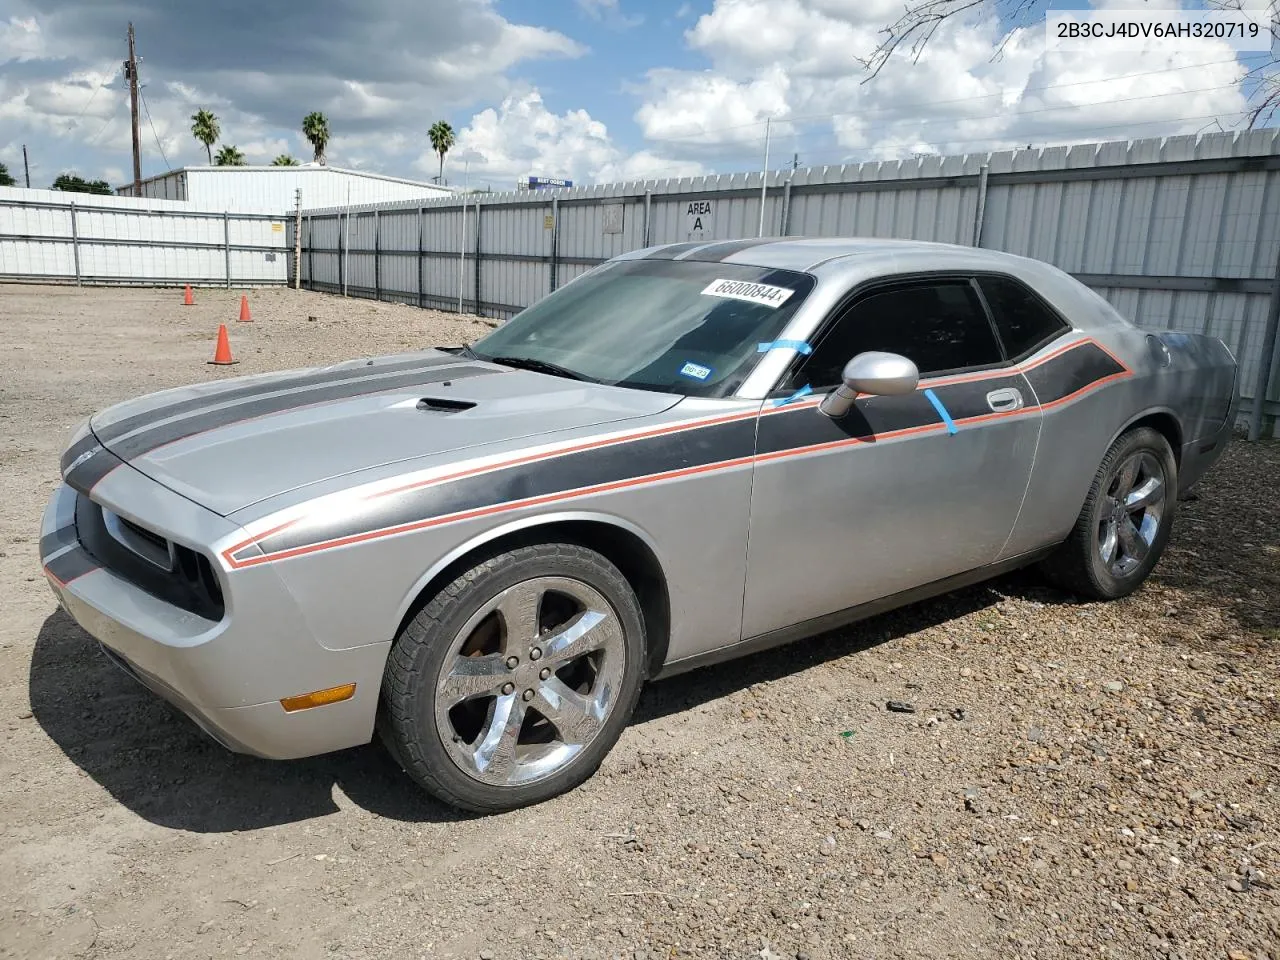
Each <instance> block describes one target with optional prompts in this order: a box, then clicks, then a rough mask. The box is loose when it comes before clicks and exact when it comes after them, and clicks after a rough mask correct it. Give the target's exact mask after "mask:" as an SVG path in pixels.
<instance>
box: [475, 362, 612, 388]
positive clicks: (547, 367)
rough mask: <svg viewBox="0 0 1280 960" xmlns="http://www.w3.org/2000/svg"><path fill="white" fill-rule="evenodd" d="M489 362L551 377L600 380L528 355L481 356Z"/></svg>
mask: <svg viewBox="0 0 1280 960" xmlns="http://www.w3.org/2000/svg"><path fill="white" fill-rule="evenodd" d="M481 359H487V360H488V361H489V362H490V363H500V364H502V365H503V366H506V367H517V368H519V369H521V370H532V371H533V372H534V373H549V374H551V375H552V376H553V377H568V378H569V379H570V380H588V381H590V382H591V383H599V382H600V381H599V380H597V379H595V378H594V377H588V376H585V375H583V374H581V373H576V372H574V371H573V370H570V369H569V368H568V367H562V366H560V365H559V364H558V363H548V362H547V361H546V360H533V359H531V358H529V357H482V358H481Z"/></svg>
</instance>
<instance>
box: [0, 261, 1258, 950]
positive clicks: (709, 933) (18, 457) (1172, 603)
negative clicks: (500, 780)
mask: <svg viewBox="0 0 1280 960" xmlns="http://www.w3.org/2000/svg"><path fill="white" fill-rule="evenodd" d="M239 296H240V291H238V290H237V291H226V290H199V291H197V300H198V304H197V306H195V307H183V306H182V305H181V293H180V292H176V291H173V290H135V289H113V290H88V289H86V290H83V291H81V290H76V289H74V288H58V287H20V286H0V333H2V334H3V345H2V349H0V465H2V466H3V470H2V471H0V611H2V612H0V735H3V737H4V740H3V749H2V750H0V957H15V958H17V957H21V958H34V957H58V958H73V957H75V958H83V957H102V958H115V957H142V958H157V960H159V958H165V957H170V958H183V960H186V958H222V957H237V956H248V957H306V958H315V957H329V956H333V957H351V958H365V957H397V958H399V957H408V958H416V957H472V958H475V957H480V958H492V960H507V958H517V957H520V958H525V957H575V958H577V957H581V958H597V957H598V958H606V957H626V958H628V960H631V958H650V957H652V958H658V957H661V958H667V960H670V958H673V957H725V958H763V960H781V958H793V957H794V958H804V957H810V958H813V960H818V958H828V957H832V958H834V957H850V958H860V960H862V958H897V957H902V958H918V957H930V958H961V957H964V958H969V957H988V958H1000V960H1006V958H1067V957H1073V958H1074V957H1086V956H1088V957H1153V958H1184V960H1192V958H1201V957H1205V958H1223V960H1280V701H1278V700H1277V690H1278V689H1280V688H1278V681H1280V504H1278V503H1277V498H1276V491H1277V489H1278V488H1280V444H1277V443H1275V442H1264V443H1259V444H1256V445H1248V444H1245V443H1243V442H1236V443H1235V444H1233V446H1232V448H1231V449H1230V450H1229V451H1228V453H1227V455H1226V458H1225V460H1224V461H1223V462H1222V463H1221V464H1220V466H1219V467H1218V469H1217V470H1216V472H1215V473H1214V474H1213V475H1212V476H1211V478H1210V479H1208V480H1207V481H1206V482H1205V483H1204V484H1203V485H1202V487H1201V488H1200V490H1199V498H1198V499H1196V500H1194V501H1190V502H1186V503H1184V504H1182V505H1181V508H1180V513H1179V518H1178V521H1177V524H1176V526H1175V533H1174V537H1173V541H1172V543H1171V545H1170V548H1169V550H1168V552H1167V554H1166V555H1165V557H1164V559H1163V561H1162V562H1161V564H1160V565H1159V567H1158V568H1157V570H1156V573H1155V575H1154V576H1153V578H1152V579H1151V581H1150V582H1149V583H1148V585H1147V586H1146V588H1145V589H1144V590H1142V591H1141V592H1140V593H1139V594H1138V595H1136V596H1134V597H1132V598H1130V599H1128V600H1125V601H1121V602H1117V603H1113V604H1079V603H1076V602H1074V601H1073V600H1072V598H1070V597H1066V596H1063V595H1061V594H1058V593H1055V592H1053V591H1051V590H1049V589H1047V588H1045V587H1044V586H1043V585H1041V583H1040V582H1039V581H1038V580H1037V579H1036V578H1035V576H1034V575H1031V574H1018V575H1014V576H1011V577H1005V578H1003V579H1001V580H998V581H996V582H994V583H991V584H988V585H984V586H979V587H975V588H972V589H968V590H964V591H960V592H957V593H954V594H952V595H949V596H947V597H945V598H942V599H940V600H938V601H935V602H930V603H926V604H922V605H920V606H917V607H914V608H911V609H909V610H906V611H900V612H898V613H896V614H892V615H889V616H885V617H881V618H878V619H877V620H874V621H871V622H869V623H866V624H863V625H861V626H859V627H858V628H856V629H852V630H848V631H843V632H840V633H836V634H833V635H829V636H826V637H823V638H820V639H816V640H813V641H811V642H805V643H801V644H798V645H794V646H791V647H787V648H782V649H780V650H776V651H773V652H770V653H767V654H762V655H758V656H755V657H752V658H750V659H747V660H743V661H739V662H736V663H734V664H730V665H728V666H721V667H717V668H710V669H706V670H703V671H700V672H697V673H694V674H689V675H686V676H683V677H679V678H676V679H673V680H670V681H666V682H663V683H659V684H655V685H654V686H652V687H651V688H650V689H649V690H648V691H647V692H646V694H645V696H644V698H643V699H642V701H641V705H640V708H639V712H638V715H637V717H636V719H635V721H634V723H633V724H632V725H631V726H630V727H629V728H628V730H627V731H626V733H625V734H624V735H623V738H622V740H621V742H620V743H619V745H618V747H617V748H616V749H615V750H614V752H613V753H612V754H611V755H610V757H609V758H608V759H607V760H606V761H605V763H604V766H603V767H602V769H601V770H600V772H599V774H598V775H597V776H596V777H595V778H593V779H592V780H591V781H589V782H588V783H587V784H586V785H584V786H583V787H582V788H580V789H579V790H577V791H575V792H573V793H571V794H569V795H566V796H563V797H561V798H558V799H556V800H554V801H552V802H549V803H547V804H544V805H542V806H539V807H536V808H532V809H526V810H523V811H519V812H515V813H511V814H507V815H502V816H494V817H487V818H483V817H463V816H459V815H457V814H454V813H452V812H450V811H449V810H447V809H444V808H442V807H440V806H437V805H436V804H434V803H433V802H432V801H430V800H429V799H427V798H426V797H425V796H424V795H422V794H420V793H419V792H417V791H416V790H415V788H414V787H413V785H412V784H411V783H410V782H409V781H408V780H407V778H406V777H405V776H404V775H403V774H401V773H400V771H399V770H398V769H397V768H396V767H395V766H394V765H393V764H392V763H391V762H390V761H389V760H388V759H387V757H386V755H385V754H384V753H383V751H382V750H381V749H380V748H376V747H368V748H362V749H357V750H351V751H347V752H343V753H339V754H333V755H329V756H325V757H318V758H315V759H311V760H307V761H299V762H293V763H269V762H264V761H257V760H253V759H249V758H245V757H240V756H236V755H233V754H231V753H228V752H227V751H225V750H223V749H222V748H221V747H218V746H216V745H214V744H212V743H211V742H209V741H207V740H206V739H205V738H204V737H203V735H202V734H200V733H199V732H198V731H197V730H196V728H195V727H194V726H193V725H192V724H191V723H190V722H189V721H187V720H186V719H185V718H183V717H182V716H181V715H180V714H178V713H177V712H176V711H174V710H172V709H170V708H169V707H167V706H166V705H164V704H163V703H161V702H160V701H159V700H157V699H156V698H154V697H153V696H151V695H150V694H149V693H147V692H146V691H144V690H142V689H141V688H139V687H137V686H136V685H135V684H134V683H133V682H132V681H131V680H130V679H129V678H128V677H126V676H125V675H123V674H122V673H121V672H120V671H118V670H116V669H115V668H114V667H112V666H111V665H110V664H109V663H108V662H107V661H106V660H105V659H104V657H103V656H102V655H101V654H100V653H99V652H98V651H97V649H96V648H95V647H94V645H93V644H92V643H91V641H90V639H89V638H88V637H87V636H86V635H85V634H84V633H83V632H82V631H81V630H80V629H79V628H78V627H76V626H75V624H74V623H72V622H71V621H70V620H69V619H68V618H67V617H66V616H65V615H63V614H62V613H60V612H58V610H57V607H56V605H55V602H54V599H53V596H52V594H51V593H50V591H49V589H48V587H47V586H46V584H45V582H44V579H43V576H42V575H41V573H40V570H39V565H38V558H37V540H38V538H39V521H40V514H41V511H42V509H43V507H44V505H45V501H46V498H47V496H48V494H49V492H50V490H51V489H52V488H53V486H54V485H55V483H56V481H57V476H58V456H59V453H60V451H61V448H62V446H63V444H64V441H65V439H66V436H67V433H68V431H69V430H70V429H71V428H72V427H73V426H74V425H75V424H76V423H77V422H78V421H79V420H80V419H81V418H83V417H84V416H86V415H88V414H90V413H92V412H93V411H95V410H97V409H99V408H101V407H103V406H105V405H107V404H109V403H112V402H115V401H117V400H123V399H125V398H127V397H130V396H134V395H137V394H140V393H145V392H150V391H152V390H157V389H160V388H163V387H168V386H171V385H176V384H182V383H188V382H193V381H199V380H205V379H211V378H214V377H225V376H235V375H240V374H249V373H255V372H259V371H264V370H269V369H276V368H286V367H295V366H303V365H308V364H313V363H321V362H331V361H336V360H339V359H344V358H349V357H354V356H359V355H368V354H377V353H385V352H394V351H399V350H403V349H405V348H412V347H416V346H420V345H421V346H427V345H433V344H444V343H457V342H460V341H463V340H470V339H474V338H475V337H476V336H477V335H479V334H481V333H483V332H485V330H486V329H487V328H486V327H485V326H484V325H483V322H482V321H478V320H475V319H470V318H458V317H456V316H449V315H445V314H438V313H432V312H427V311H419V310H416V309H414V308H410V307H401V306H395V305H390V304H373V303H369V302H367V301H360V300H343V299H341V298H336V297H330V296H324V295H321V294H312V293H298V292H294V291H287V290H274V291H251V292H250V293H249V300H250V304H251V307H252V310H253V323H252V324H240V323H236V322H235V319H236V316H237V311H238V305H239ZM221 321H227V322H228V327H229V328H230V333H231V344H232V349H233V351H234V353H235V355H236V357H237V358H238V359H239V360H241V363H240V364H239V365H237V366H234V367H214V366H208V365H207V364H206V362H205V361H206V360H208V359H210V358H211V357H212V353H213V347H214V342H213V341H214V335H215V332H216V329H217V324H218V323H219V322H221ZM889 700H902V701H908V702H910V703H911V704H913V705H914V706H915V712H914V713H898V712H890V711H888V710H886V701H889Z"/></svg>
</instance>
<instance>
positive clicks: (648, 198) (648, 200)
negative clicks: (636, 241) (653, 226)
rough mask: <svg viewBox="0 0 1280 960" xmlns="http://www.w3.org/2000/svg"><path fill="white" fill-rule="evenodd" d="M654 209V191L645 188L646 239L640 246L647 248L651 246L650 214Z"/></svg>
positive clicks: (644, 238)
mask: <svg viewBox="0 0 1280 960" xmlns="http://www.w3.org/2000/svg"><path fill="white" fill-rule="evenodd" d="M652 209H653V191H652V190H650V189H649V188H648V187H645V188H644V237H643V239H642V242H641V244H640V246H642V247H647V246H648V245H649V214H650V211H651V210H652Z"/></svg>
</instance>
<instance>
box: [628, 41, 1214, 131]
mask: <svg viewBox="0 0 1280 960" xmlns="http://www.w3.org/2000/svg"><path fill="white" fill-rule="evenodd" d="M1224 63H1239V61H1238V60H1237V59H1236V58H1235V57H1231V58H1228V59H1225V60H1210V61H1209V62H1207V63H1194V64H1187V65H1185V66H1181V67H1164V68H1162V69H1159V70H1143V71H1140V72H1138V73H1124V74H1117V75H1116V76H1114V77H1104V78H1102V79H1099V80H1073V81H1071V82H1070V83H1046V84H1042V85H1040V86H1038V87H1023V88H1022V90H1021V91H1019V93H1020V95H1026V94H1028V93H1041V92H1043V91H1046V90H1060V89H1064V88H1067V87H1080V86H1086V85H1088V84H1093V83H1114V82H1115V81H1117V80H1130V79H1133V78H1135V77H1148V76H1155V75H1156V74H1161V73H1176V72H1178V71H1181V70H1202V69H1204V68H1205V67H1213V66H1219V65H1221V64H1224ZM1233 85H1234V84H1233ZM1176 92H1178V93H1186V92H1196V91H1176ZM1003 95H1004V92H1003V91H996V92H994V93H983V94H978V95H977V96H970V97H954V98H951V99H949V100H929V101H925V102H924V103H918V104H911V105H909V108H910V109H913V110H914V109H915V108H917V107H937V106H946V105H949V104H954V103H971V102H973V101H974V100H989V99H991V98H992V97H1000V96H1003ZM1151 96H1165V94H1151ZM1139 99H1141V98H1139ZM1117 102H1122V101H1116V100H1109V101H1107V103H1117ZM1096 106H1105V104H1096ZM887 109H888V108H886V107H879V108H875V107H868V108H866V109H863V110H849V111H844V112H840V113H825V114H809V115H801V116H796V117H784V118H780V119H779V120H778V122H779V123H805V122H811V121H818V120H832V119H835V118H836V117H854V116H864V115H866V114H867V113H875V112H877V111H878V112H884V111H885V110H887ZM1001 116H1003V114H1001ZM959 119H965V120H972V119H984V118H974V117H963V118H959ZM764 123H765V121H763V120H753V121H752V122H750V123H739V124H734V125H733V126H729V127H713V128H710V129H707V130H703V131H701V132H700V133H693V134H683V135H678V136H668V137H646V138H645V139H646V140H650V141H654V142H657V143H669V142H676V141H681V140H700V139H702V138H704V137H705V136H706V135H707V134H711V133H724V132H727V131H730V130H743V129H746V128H747V127H761V126H764ZM708 145H709V146H714V144H708Z"/></svg>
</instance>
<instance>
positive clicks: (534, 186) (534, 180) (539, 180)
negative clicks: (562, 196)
mask: <svg viewBox="0 0 1280 960" xmlns="http://www.w3.org/2000/svg"><path fill="white" fill-rule="evenodd" d="M572 186H573V181H572V180H561V179H560V178H559V177H530V178H529V189H530V190H538V189H540V188H542V187H572Z"/></svg>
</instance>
